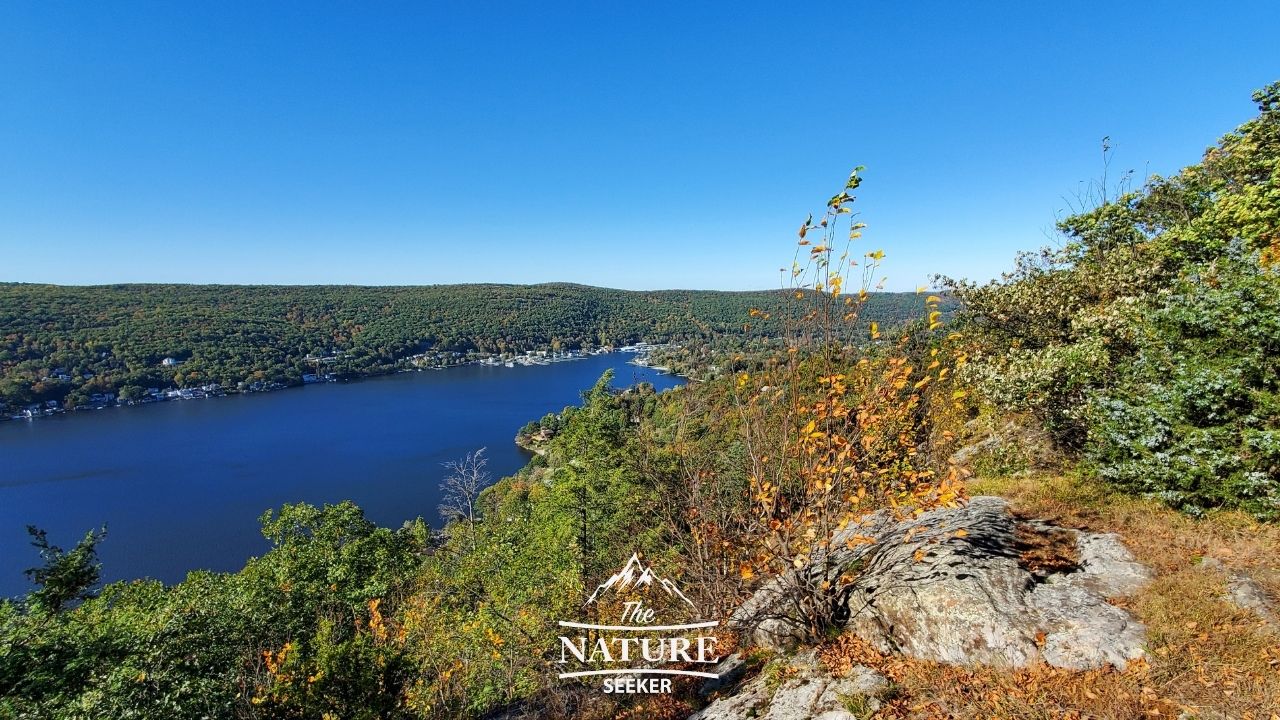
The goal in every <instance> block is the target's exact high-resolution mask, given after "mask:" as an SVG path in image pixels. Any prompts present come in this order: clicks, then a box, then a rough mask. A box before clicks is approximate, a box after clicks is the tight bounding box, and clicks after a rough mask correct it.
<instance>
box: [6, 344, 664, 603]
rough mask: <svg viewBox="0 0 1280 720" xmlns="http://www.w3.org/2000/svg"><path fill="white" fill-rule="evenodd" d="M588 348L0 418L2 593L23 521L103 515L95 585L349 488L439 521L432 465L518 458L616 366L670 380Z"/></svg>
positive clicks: (393, 512) (232, 559)
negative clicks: (529, 362)
mask: <svg viewBox="0 0 1280 720" xmlns="http://www.w3.org/2000/svg"><path fill="white" fill-rule="evenodd" d="M633 357H634V356H633V355H629V354H622V353H613V354H609V355H597V356H593V357H589V358H585V359H582V360H576V361H572V362H563V363H556V364H552V365H539V366H531V367H515V368H506V367H497V368H494V367H484V366H476V365H471V366H465V367H459V368H451V369H449V370H442V371H429V372H420V373H402V374H398V375H389V376H384V377H377V378H371V379H367V380H361V381H359V382H353V383H335V384H328V385H312V386H308V387H305V388H301V389H290V390H283V391H279V392H274V393H264V394H257V395H244V396H230V397H225V398H213V399H208V400H189V401H172V402H167V403H159V404H154V405H143V406H135V407H123V408H109V409H104V410H99V411H96V412H80V413H75V414H74V415H67V416H59V417H53V418H44V419H40V420H35V421H31V422H26V421H18V422H0V596H12V595H17V594H20V593H22V592H24V591H25V590H26V589H27V587H28V583H27V580H26V577H25V576H24V575H23V574H22V571H23V570H24V569H26V568H28V567H32V566H33V565H36V564H38V556H37V554H36V551H35V549H34V548H33V547H31V545H30V538H29V536H28V535H27V533H26V526H27V525H28V524H33V525H37V526H39V527H42V528H44V529H45V530H47V531H48V532H49V538H50V541H51V542H53V543H54V544H56V545H61V546H62V547H64V548H68V547H71V546H72V545H74V544H75V542H76V541H77V540H78V539H80V538H81V537H83V535H84V533H85V532H86V531H87V530H89V529H90V528H94V527H99V526H101V525H103V524H106V525H107V530H108V536H107V538H106V540H105V541H103V542H102V544H101V545H99V555H100V558H101V560H102V563H103V579H104V581H113V580H120V579H128V578H137V577H152V578H157V579H159V580H163V581H165V582H175V581H178V580H181V579H182V578H183V577H184V576H185V575H186V573H187V572H188V571H189V570H193V569H197V568H206V569H212V570H236V569H238V568H240V567H241V566H242V565H243V564H244V561H245V560H246V559H247V558H249V557H250V556H254V555H260V554H262V553H263V552H264V551H265V550H266V549H267V543H266V541H265V540H264V539H263V537H262V535H261V533H260V532H259V530H258V523H257V518H258V516H259V515H261V514H262V513H263V512H264V511H265V510H268V509H272V508H278V507H279V506H280V505H282V504H284V503H293V502H300V501H305V502H310V503H317V504H318V503H332V502H338V501H341V500H354V501H355V502H356V503H357V504H359V505H360V506H361V507H362V508H364V511H365V513H366V514H367V515H368V517H369V518H370V519H372V520H373V521H375V522H377V523H378V524H380V525H386V526H391V527H398V526H399V525H400V524H401V523H403V522H404V521H405V520H409V519H412V518H416V517H419V516H421V517H423V518H425V519H427V520H428V521H430V522H432V523H433V524H439V515H438V511H437V506H438V505H439V482H440V480H441V478H442V477H443V476H444V474H445V473H444V469H443V468H442V467H441V464H442V463H444V462H446V461H448V460H455V459H458V458H460V457H461V456H462V455H464V454H465V453H467V452H469V451H473V450H476V449H479V448H481V447H485V448H487V452H486V455H487V456H488V458H489V470H490V471H491V472H492V474H493V477H494V478H495V479H496V478H499V477H502V476H503V475H509V474H511V473H513V472H515V471H516V470H518V469H519V468H520V467H522V466H523V465H524V464H525V462H526V461H527V460H528V456H527V454H525V453H524V452H523V451H521V450H520V449H518V448H517V447H516V446H515V444H514V442H513V438H514V437H515V434H516V431H517V430H518V429H519V428H520V427H521V426H522V425H524V424H525V423H526V422H528V421H529V420H532V419H535V418H538V417H541V416H543V415H545V414H546V413H548V412H557V411H559V410H561V409H563V408H564V407H565V406H566V405H576V404H578V402H579V399H580V393H581V391H582V390H585V389H587V388H589V387H591V386H592V385H593V384H594V383H595V381H596V380H597V379H598V378H599V377H600V375H601V374H602V373H603V372H604V371H605V370H607V369H609V368H613V369H614V371H615V373H616V377H615V381H614V384H615V385H617V386H627V385H632V384H634V383H636V382H651V383H653V384H654V385H655V386H656V387H657V388H658V389H660V390H663V389H667V388H670V387H673V386H675V385H678V384H680V383H681V382H682V381H681V380H680V379H679V378H675V377H672V376H668V375H661V374H659V373H657V372H655V371H653V370H650V369H648V368H642V367H638V366H635V365H630V364H628V362H627V361H628V360H630V359H632V358H633Z"/></svg>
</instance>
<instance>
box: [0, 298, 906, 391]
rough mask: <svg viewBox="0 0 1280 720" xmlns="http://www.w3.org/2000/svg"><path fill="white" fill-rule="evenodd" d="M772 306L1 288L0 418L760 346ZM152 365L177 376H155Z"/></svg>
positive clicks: (874, 310)
mask: <svg viewBox="0 0 1280 720" xmlns="http://www.w3.org/2000/svg"><path fill="white" fill-rule="evenodd" d="M785 302H786V298H785V296H784V293H782V292H780V291H760V292H714V291H693V290H664V291H625V290H612V289H606V288H596V287H588V286H584V285H573V284H564V283H556V284H544V285H433V286H417V287H359V286H236V285H107V286H93V287H74V286H54V285H30V284H0V402H7V403H9V404H10V405H16V406H20V405H22V404H25V403H29V402H38V401H44V400H59V401H64V402H66V401H67V400H68V399H69V400H70V402H67V404H70V405H75V404H79V402H83V401H84V399H85V398H87V397H88V396H89V395H91V394H92V393H99V392H103V393H105V392H113V393H117V394H119V393H122V392H123V393H124V394H125V396H137V395H139V394H140V393H141V391H142V389H144V388H157V387H158V388H170V387H179V388H181V387H195V386H201V385H206V384H210V383H218V384H220V385H221V386H222V387H223V388H224V389H227V390H234V389H235V388H236V387H237V385H239V384H240V383H252V382H255V381H263V382H273V383H280V384H284V385H292V384H298V383H300V382H301V381H302V376H303V374H305V373H315V372H330V373H335V374H337V375H339V376H344V377H351V376H358V375H365V374H376V373H382V372H389V371H392V370H394V369H396V368H397V367H400V366H402V364H403V363H404V362H405V360H406V358H409V357H411V356H414V355H419V354H423V353H426V354H427V358H426V360H427V361H428V362H429V363H430V364H432V365H437V366H439V365H449V364H454V363H457V362H461V361H465V360H467V359H468V358H474V357H476V356H477V355H478V354H498V353H504V352H523V351H526V350H562V349H563V350H570V349H580V348H594V347H601V346H608V345H622V344H628V343H633V342H637V341H640V340H645V341H649V342H669V341H673V340H689V339H695V338H704V339H705V338H713V337H717V336H723V335H735V334H736V335H741V334H746V333H749V334H756V335H759V334H769V333H771V332H773V331H775V329H776V328H775V327H774V325H773V323H770V322H767V321H758V320H753V319H751V318H750V317H749V313H750V310H751V309H753V308H760V309H766V310H774V311H778V310H781V309H783V308H784V307H785ZM919 307H920V301H919V299H917V298H916V297H915V296H914V295H912V294H910V293H901V294H899V293H877V294H874V295H873V296H872V298H871V300H870V311H869V312H870V314H872V315H874V316H875V317H876V319H878V320H879V321H880V322H881V323H884V324H886V325H889V324H893V323H896V322H900V321H902V320H904V319H905V318H907V317H909V316H910V315H911V314H913V313H918V310H919ZM749 321H750V322H749ZM748 325H749V327H748ZM455 353H457V354H456V355H455ZM166 358H172V359H173V360H174V361H177V362H178V363H180V364H178V365H176V366H165V365H162V363H163V362H164V361H165V359H166ZM321 358H323V360H320V359H321Z"/></svg>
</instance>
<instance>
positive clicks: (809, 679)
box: [689, 650, 889, 720]
mask: <svg viewBox="0 0 1280 720" xmlns="http://www.w3.org/2000/svg"><path fill="white" fill-rule="evenodd" d="M727 660H728V661H729V662H730V663H733V662H738V663H740V660H739V659H738V656H736V655H735V656H730V658H727ZM787 665H788V672H787V673H786V675H785V677H784V678H783V679H781V680H780V681H775V682H777V684H776V686H775V685H773V684H772V683H771V682H770V680H769V676H768V674H767V673H761V674H759V675H756V676H755V677H754V678H752V679H750V680H748V681H747V682H745V683H743V685H742V686H741V687H739V688H737V690H736V692H734V693H733V694H731V695H726V696H724V697H720V698H717V699H716V700H715V701H713V702H712V703H711V704H710V705H708V706H707V707H705V708H703V709H702V710H699V711H698V712H696V713H694V714H693V715H690V716H689V720H741V719H742V718H759V719H760V720H808V719H809V718H813V719H814V720H858V718H859V717H860V716H865V715H866V714H869V713H873V712H875V711H876V710H878V709H879V708H880V701H879V699H878V698H877V694H878V693H880V692H882V691H883V690H885V689H886V688H888V687H889V680H888V678H886V677H885V676H884V675H881V674H880V673H878V672H876V671H875V670H872V669H871V668H868V667H864V666H861V665H858V666H855V667H854V668H853V670H852V671H851V672H849V674H847V675H845V676H843V677H833V676H831V675H830V674H828V673H826V672H825V671H824V670H822V669H821V668H820V667H819V665H818V661H817V655H816V653H815V652H814V651H813V650H809V651H808V652H805V653H801V654H799V655H796V656H795V657H794V658H791V659H790V661H789V662H788V663H787ZM851 708H856V709H857V710H858V711H859V712H858V714H857V715H855V714H854V713H853V712H851V711H850V709H851Z"/></svg>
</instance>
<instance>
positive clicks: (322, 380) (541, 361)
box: [0, 341, 671, 423]
mask: <svg viewBox="0 0 1280 720" xmlns="http://www.w3.org/2000/svg"><path fill="white" fill-rule="evenodd" d="M670 345H671V343H659V344H654V343H647V342H644V341H641V342H638V343H635V344H633V345H624V346H622V347H616V348H615V347H609V348H608V349H597V350H588V351H583V350H567V351H551V350H527V351H525V353H524V354H523V355H510V356H509V357H501V356H497V357H495V356H493V355H490V356H487V357H483V358H477V359H474V360H468V361H466V362H460V363H453V364H450V365H431V366H421V365H416V364H415V365H414V366H413V367H402V366H400V363H406V362H409V363H413V361H414V359H415V358H419V357H422V356H410V357H407V358H403V359H401V360H400V361H398V362H397V365H396V366H394V367H393V368H391V369H388V370H385V371H378V372H367V373H360V374H357V375H353V376H351V377H345V378H343V377H338V376H336V375H334V374H332V373H326V374H324V375H311V374H307V375H304V376H303V380H302V382H300V383H294V384H284V383H278V382H274V381H270V382H267V381H257V382H255V383H253V384H252V385H250V386H249V387H246V388H235V389H228V388H223V387H222V386H221V385H219V384H217V383H213V384H210V385H203V386H200V387H196V388H170V389H166V390H163V391H160V392H159V393H157V394H155V395H150V396H148V397H147V398H144V399H139V400H126V401H121V400H119V399H118V398H115V396H114V395H113V396H112V399H111V400H109V401H105V402H102V403H100V404H93V405H80V406H77V407H74V408H65V407H62V406H61V405H56V406H49V405H48V404H47V403H45V404H43V405H44V406H43V407H40V405H41V404H39V403H37V404H32V405H29V406H27V407H26V408H24V409H23V411H22V412H20V413H18V414H10V411H6V412H5V413H4V414H2V415H0V423H4V422H5V421H11V422H19V421H23V420H25V421H27V422H34V421H36V420H42V419H45V418H51V417H58V416H64V415H65V416H74V415H76V414H77V413H85V412H90V411H98V410H107V409H113V408H125V407H135V406H140V405H158V404H161V403H167V402H185V401H188V400H208V399H212V398H222V397H228V396H231V395H258V394H262V393H273V392H279V391H281V390H292V389H296V388H304V387H307V386H308V385H327V384H330V383H354V382H359V381H361V380H365V379H370V378H376V377H386V376H388V375H399V374H402V373H419V372H427V371H439V370H449V369H451V368H459V367H468V366H473V365H480V366H484V367H496V368H515V367H537V366H547V365H554V364H557V363H562V362H573V361H575V360H585V359H587V358H589V357H595V356H598V355H611V354H615V353H632V354H635V355H636V358H634V359H632V360H630V361H628V363H627V364H629V365H636V366H638V367H644V368H647V369H650V370H654V371H655V372H658V373H661V374H663V375H670V374H671V372H670V370H669V369H667V368H663V367H658V366H651V365H648V364H647V363H646V362H643V361H642V359H643V358H646V357H647V356H648V353H649V352H650V351H652V350H654V349H658V348H664V347H670ZM307 378H315V379H311V380H309V379H307ZM254 386H258V387H254ZM55 402H56V401H55Z"/></svg>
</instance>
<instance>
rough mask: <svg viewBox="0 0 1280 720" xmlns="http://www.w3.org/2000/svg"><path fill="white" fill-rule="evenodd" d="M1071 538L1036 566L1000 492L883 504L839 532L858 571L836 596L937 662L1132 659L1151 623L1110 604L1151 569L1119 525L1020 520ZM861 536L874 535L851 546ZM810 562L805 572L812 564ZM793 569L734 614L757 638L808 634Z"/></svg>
mask: <svg viewBox="0 0 1280 720" xmlns="http://www.w3.org/2000/svg"><path fill="white" fill-rule="evenodd" d="M1021 532H1024V533H1025V532H1032V533H1037V532H1038V533H1048V532H1051V533H1055V534H1059V535H1060V536H1062V537H1065V538H1067V539H1068V544H1073V545H1074V548H1073V553H1072V554H1073V555H1074V557H1073V558H1072V559H1071V562H1070V563H1069V565H1070V567H1069V568H1056V569H1054V570H1052V571H1049V572H1045V571H1044V570H1043V569H1038V568H1029V567H1027V566H1026V562H1025V560H1024V558H1023V556H1022V552H1021V548H1020V545H1019V542H1020V541H1019V533H1020V530H1019V521H1018V520H1017V519H1016V518H1015V517H1014V516H1013V515H1012V514H1011V513H1010V511H1009V507H1008V503H1007V502H1006V501H1004V500H1003V499H1001V498H996V497H977V498H973V499H972V500H971V501H970V502H969V503H968V504H967V505H965V506H962V507H956V508H944V509H939V510H934V511H932V512H928V513H924V514H923V515H921V516H919V517H917V518H911V519H907V520H901V521H895V520H893V519H892V518H890V517H889V516H888V515H886V514H883V513H877V514H873V515H871V516H869V517H868V518H866V519H864V521H863V522H862V523H861V524H860V525H859V526H857V527H852V526H851V527H849V528H847V529H845V530H844V531H842V532H841V533H839V534H837V535H836V536H835V537H834V538H833V542H832V547H831V550H830V557H829V559H828V558H826V557H822V556H818V557H816V558H815V560H814V561H813V562H814V563H821V562H825V561H828V560H829V561H830V562H831V563H832V564H833V565H834V566H835V567H837V568H838V569H839V570H840V571H843V570H845V569H847V570H848V571H849V572H851V573H853V574H855V575H856V576H857V577H858V578H859V579H858V580H857V581H856V582H854V583H853V584H852V585H850V586H848V587H847V588H845V589H844V591H842V593H841V594H840V595H839V596H838V597H837V598H836V602H837V603H838V604H839V605H840V608H839V609H840V610H841V614H842V615H843V616H844V617H847V621H846V623H845V624H846V628H847V629H849V630H852V631H853V632H855V633H856V634H857V635H859V636H860V637H861V638H863V639H864V640H866V641H867V642H869V643H871V644H872V645H873V646H875V647H876V648H878V649H879V650H881V651H882V652H895V653H901V654H904V655H908V656H910V657H915V658H920V659H925V660H934V661H940V662H948V663H956V664H970V663H983V664H989V665H997V666H1006V667H1021V666H1025V665H1028V664H1031V663H1034V662H1036V661H1039V660H1043V661H1044V662H1046V663H1048V664H1050V665H1053V666H1055V667H1062V668H1070V669H1088V668H1096V667H1101V666H1104V665H1113V666H1115V667H1117V668H1124V667H1125V666H1126V665H1127V664H1128V663H1129V662H1130V661H1132V660H1135V659H1138V658H1141V657H1143V655H1144V649H1143V645H1144V643H1145V638H1146V631H1145V628H1144V627H1143V626H1142V624H1141V623H1139V622H1138V621H1137V620H1136V619H1135V618H1133V616H1131V615H1130V614H1129V613H1128V612H1127V611H1125V610H1124V609H1122V608H1119V607H1116V606H1115V605H1112V604H1111V603H1109V602H1107V601H1108V599H1110V598H1116V597H1122V596H1125V595H1131V594H1133V593H1134V592H1137V591H1138V590H1139V589H1141V587H1142V586H1143V585H1144V584H1145V583H1146V582H1147V581H1148V580H1150V578H1151V577H1152V572H1151V570H1150V569H1148V568H1147V567H1145V566H1143V565H1142V564H1140V563H1138V562H1137V561H1136V560H1135V559H1134V557H1133V555H1132V554H1131V553H1130V552H1129V550H1128V549H1127V548H1126V547H1125V546H1124V544H1123V543H1122V542H1121V540H1120V538H1119V537H1118V536H1116V535H1114V534H1095V533H1085V532H1077V531H1074V530H1066V529H1063V528H1054V527H1052V526H1049V525H1046V524H1044V523H1022V530H1021ZM855 535H861V536H864V537H870V538H871V539H872V541H871V542H866V543H863V544H849V543H848V541H849V540H852V539H853V537H854V536H855ZM814 567H815V566H814V565H813V564H811V565H810V566H809V567H807V568H803V569H801V570H799V571H798V572H812V571H813V568H814ZM785 580H786V578H779V579H775V580H773V581H772V582H771V583H769V584H766V585H765V586H764V587H762V588H761V589H760V590H759V591H757V592H756V593H755V595H753V596H752V597H751V598H750V599H749V600H748V601H747V602H746V603H744V604H743V605H742V607H741V608H739V610H738V611H737V612H736V613H734V615H733V617H732V618H731V619H730V623H731V625H733V626H735V627H737V628H738V629H739V630H740V631H742V632H744V633H746V634H747V635H748V636H749V637H750V638H751V639H752V640H753V641H754V642H755V643H756V644H759V645H763V646H766V647H773V648H780V649H787V648H793V647H795V646H796V645H797V644H799V643H802V642H807V641H810V640H811V638H808V637H806V633H805V630H804V626H803V623H801V622H800V620H799V618H797V617H795V616H794V615H791V614H789V612H788V604H787V603H786V602H784V596H785V592H784V588H785V587H787V584H786V583H785V582H784V581H785Z"/></svg>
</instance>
